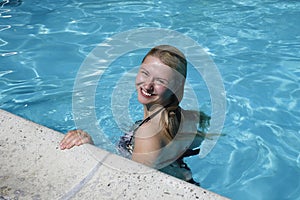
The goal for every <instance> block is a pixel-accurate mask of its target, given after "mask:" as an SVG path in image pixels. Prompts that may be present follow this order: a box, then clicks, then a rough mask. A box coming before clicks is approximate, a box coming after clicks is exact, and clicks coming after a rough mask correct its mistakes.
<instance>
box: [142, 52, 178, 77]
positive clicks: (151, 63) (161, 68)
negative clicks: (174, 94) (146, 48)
mask: <svg viewBox="0 0 300 200" xmlns="http://www.w3.org/2000/svg"><path fill="white" fill-rule="evenodd" d="M141 68H143V69H146V70H147V71H149V72H150V73H153V74H154V75H155V74H156V75H161V76H162V75H172V76H173V75H174V74H175V72H176V70H174V69H172V68H171V67H169V66H168V65H166V64H164V63H163V62H161V61H160V59H159V58H156V57H154V56H147V57H146V58H145V60H144V62H143V63H142V66H141Z"/></svg>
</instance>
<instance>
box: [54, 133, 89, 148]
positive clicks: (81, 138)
mask: <svg viewBox="0 0 300 200" xmlns="http://www.w3.org/2000/svg"><path fill="white" fill-rule="evenodd" d="M85 143H89V144H94V142H93V140H92V138H91V136H90V135H89V134H88V133H87V132H85V131H83V130H72V131H69V132H68V133H67V135H66V136H65V137H64V139H62V141H61V142H60V144H59V145H60V149H61V150H64V149H70V148H72V147H73V146H80V145H82V144H85Z"/></svg>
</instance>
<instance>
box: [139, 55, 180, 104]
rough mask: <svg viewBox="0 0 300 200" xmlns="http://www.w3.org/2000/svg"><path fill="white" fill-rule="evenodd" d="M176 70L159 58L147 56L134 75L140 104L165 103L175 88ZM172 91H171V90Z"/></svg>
mask: <svg viewBox="0 0 300 200" xmlns="http://www.w3.org/2000/svg"><path fill="white" fill-rule="evenodd" d="M175 80H176V72H175V70H174V69H172V68H170V67H169V66H167V65H165V64H164V63H162V62H161V61H160V60H159V58H156V57H154V56H150V55H149V56H147V57H146V58H145V60H144V61H143V63H142V65H141V67H140V69H139V72H138V74H137V76H136V89H137V92H138V100H139V102H140V103H141V104H144V105H147V106H151V105H154V104H160V105H166V104H167V103H168V101H169V99H170V97H171V95H172V94H173V92H174V91H175V90H176V81H175ZM172 91H173V92H172Z"/></svg>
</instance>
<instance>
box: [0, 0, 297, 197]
mask: <svg viewBox="0 0 300 200" xmlns="http://www.w3.org/2000/svg"><path fill="white" fill-rule="evenodd" d="M2 1H3V0H2ZM0 5H1V8H0V13H1V15H0V22H1V23H0V47H1V48H0V57H1V58H0V89H1V90H0V108H1V109H4V110H7V111H10V112H12V113H15V114H17V115H20V116H22V117H25V118H27V119H29V120H32V121H34V122H37V123H39V124H42V125H45V126H47V127H50V128H53V129H55V130H58V131H61V132H66V131H67V130H70V129H73V128H75V123H74V118H73V114H72V95H73V86H74V80H75V77H76V74H77V72H78V70H79V68H80V66H81V64H82V62H83V61H84V59H85V58H86V56H87V55H88V54H89V53H90V52H91V51H92V50H93V49H94V48H95V47H96V45H97V44H99V43H101V42H103V41H104V40H105V39H107V38H108V37H112V36H113V35H114V34H116V33H120V32H123V31H127V30H131V29H135V28H141V27H156V28H166V29H171V30H175V31H178V32H179V33H182V34H184V35H187V36H189V37H191V38H192V39H194V40H195V41H197V42H198V43H199V44H200V45H201V46H203V47H204V48H205V49H206V50H207V52H209V53H210V55H211V56H212V59H213V60H214V62H215V64H216V65H217V67H218V69H219V71H220V73H221V76H222V80H223V83H224V86H225V90H226V101H227V108H226V121H225V124H224V128H223V133H224V134H225V136H222V137H220V138H219V140H218V142H217V144H216V146H215V147H214V149H213V150H212V151H211V152H210V153H209V154H208V155H207V156H206V157H204V158H199V157H198V156H194V157H191V158H189V159H187V162H188V163H189V164H190V166H191V169H192V171H193V176H194V179H195V180H197V181H199V182H201V186H202V187H203V188H205V189H208V190H211V191H213V192H216V193H219V194H221V195H224V196H226V197H229V198H231V199H300V181H299V180H300V179H299V178H300V102H299V100H300V87H299V86H300V78H299V77H300V21H299V18H300V2H299V1H296V0H294V1H293V0H290V1H283V0H264V1H256V0H255V1H249V0H231V1H222V0H217V1H195V0H191V1H183V0H174V1H172V3H168V2H167V1H133V0H132V1H96V0H89V1H85V0H81V1H79V0H64V1H61V0H58V1H49V0H45V1H33V0H31V1H30V0H27V1H23V2H21V3H20V2H19V1H14V2H13V1H11V3H2V4H0ZM144 52H145V51H144V50H141V51H138V52H134V53H132V54H131V55H129V56H126V55H124V58H120V60H119V61H116V63H114V65H115V66H120V67H119V68H117V67H116V68H114V69H119V70H112V71H107V72H106V74H105V76H103V79H101V84H99V87H97V91H96V93H97V94H96V99H97V100H96V107H95V108H96V114H97V119H98V123H99V125H100V126H101V127H102V130H103V132H104V133H105V135H106V136H107V138H108V139H109V140H110V141H112V143H116V141H117V140H118V137H119V136H120V135H121V134H122V133H121V130H120V129H119V127H118V126H116V124H115V122H114V120H113V117H112V114H111V108H110V105H111V99H110V97H111V95H112V94H111V93H112V90H111V88H112V87H113V86H114V85H113V84H112V83H113V82H116V81H118V79H119V77H120V73H121V74H122V73H124V72H125V71H127V70H129V69H130V67H131V66H136V65H138V64H139V62H140V59H141V57H142V55H143V54H144ZM188 76H189V78H188V79H189V81H191V82H193V81H194V82H195V85H194V87H195V88H198V89H197V91H199V93H198V94H197V96H199V99H200V101H201V102H200V107H201V109H202V110H204V111H205V112H207V113H208V114H209V113H210V109H211V103H210V101H211V99H210V95H209V92H208V90H207V88H206V85H205V83H204V82H203V81H202V80H199V77H195V76H193V73H191V72H190V73H189V74H188ZM131 101H132V102H131V104H130V105H131V109H130V110H131V116H133V118H134V119H133V120H137V119H139V118H141V117H142V113H141V112H140V108H141V107H140V105H139V104H138V103H137V102H136V101H135V100H134V95H133V98H132V100H131ZM95 142H96V145H98V146H100V147H102V148H104V149H107V150H110V151H114V149H111V147H110V146H106V145H105V143H104V142H103V140H102V138H99V137H97V136H95Z"/></svg>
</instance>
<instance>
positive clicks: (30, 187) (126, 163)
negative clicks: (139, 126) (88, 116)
mask: <svg viewBox="0 0 300 200" xmlns="http://www.w3.org/2000/svg"><path fill="white" fill-rule="evenodd" d="M62 138H63V134H62V133H59V132H56V131H54V130H51V129H49V128H47V127H44V126H41V125H39V124H35V123H33V122H31V121H28V120H26V119H23V118H21V117H18V116H16V115H13V114H11V113H8V112H6V111H4V110H0V152H1V154H0V160H1V165H0V199H172V200H174V199H226V198H225V197H222V196H220V195H218V194H215V193H213V192H210V191H207V190H205V189H202V188H200V187H198V186H195V185H192V184H189V183H186V182H184V181H182V180H179V179H177V178H174V177H172V176H169V175H167V174H163V173H161V172H159V171H157V170H154V169H151V168H148V167H146V166H144V165H141V164H139V163H136V162H133V161H131V160H128V159H125V158H123V157H120V156H118V155H115V154H112V153H109V152H107V151H104V150H102V149H100V148H98V147H95V146H93V145H89V144H86V145H82V146H80V147H74V148H72V149H70V150H64V151H62V150H60V149H59V141H60V140H61V139H62Z"/></svg>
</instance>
